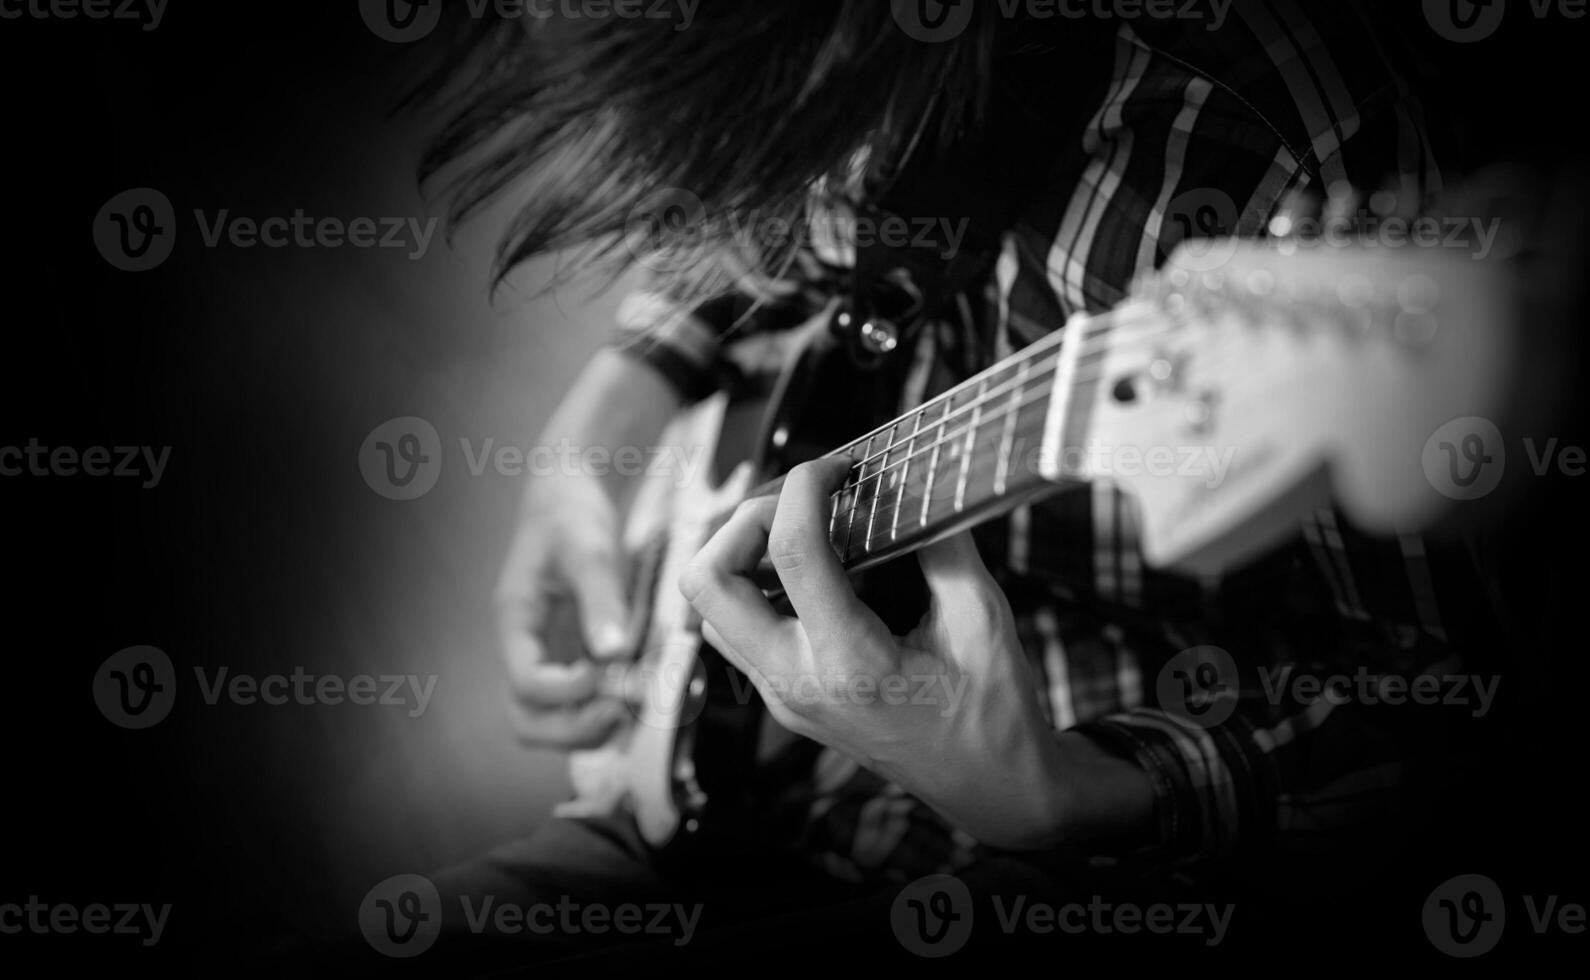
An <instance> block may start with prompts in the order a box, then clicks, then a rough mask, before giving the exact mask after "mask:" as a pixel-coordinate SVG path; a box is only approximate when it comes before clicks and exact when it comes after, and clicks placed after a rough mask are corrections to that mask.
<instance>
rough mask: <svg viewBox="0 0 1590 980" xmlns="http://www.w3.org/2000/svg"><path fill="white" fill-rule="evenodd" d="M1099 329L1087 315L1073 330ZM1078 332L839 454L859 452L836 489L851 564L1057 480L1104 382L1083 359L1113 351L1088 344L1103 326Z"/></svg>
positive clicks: (930, 536) (1004, 507) (903, 547)
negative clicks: (1062, 454)
mask: <svg viewBox="0 0 1590 980" xmlns="http://www.w3.org/2000/svg"><path fill="white" fill-rule="evenodd" d="M1089 329H1090V326H1089V325H1085V321H1081V320H1079V321H1076V322H1075V323H1074V324H1073V325H1072V326H1070V327H1068V328H1067V331H1065V332H1068V333H1069V332H1072V331H1073V330H1074V331H1077V332H1079V333H1080V332H1082V331H1086V330H1089ZM1100 329H1102V328H1100ZM1072 339H1073V340H1075V341H1077V343H1075V344H1062V343H1061V340H1062V334H1058V333H1057V334H1055V335H1052V336H1050V337H1047V338H1045V339H1044V340H1042V341H1040V342H1038V343H1037V344H1034V345H1033V346H1031V347H1029V348H1027V349H1026V350H1023V351H1021V352H1020V353H1017V354H1015V355H1013V356H1011V357H1009V358H1007V359H1005V360H1004V361H1001V362H1000V363H999V364H996V365H994V366H993V367H991V368H989V369H988V370H986V371H983V372H982V373H981V374H978V375H976V376H975V377H973V378H971V379H969V380H967V381H966V382H964V383H962V384H960V385H958V386H957V387H955V388H953V389H951V390H950V391H947V392H945V393H944V394H942V395H939V396H938V397H936V398H933V399H932V400H930V401H928V402H926V403H924V404H923V405H921V406H919V407H917V408H915V409H913V410H912V411H910V412H908V413H906V414H905V415H903V416H901V417H900V418H899V419H896V420H895V421H894V422H892V423H890V424H889V425H886V426H884V427H883V428H880V429H878V430H876V431H874V432H871V433H869V434H868V435H866V436H864V437H862V438H861V439H858V440H856V441H855V442H853V443H851V444H849V445H847V446H844V447H842V448H840V449H838V450H836V451H835V452H833V453H831V454H830V455H831V456H848V457H850V458H851V459H852V460H854V461H855V467H854V468H853V469H852V470H851V472H850V475H849V477H848V478H847V479H846V485H845V486H844V487H843V488H842V489H841V490H840V491H839V492H838V493H836V494H834V495H833V500H832V519H831V525H830V538H831V540H832V542H833V546H834V550H835V552H836V553H837V554H838V555H839V557H840V559H841V560H842V561H843V563H844V564H845V566H846V567H847V568H850V569H853V570H855V569H861V568H865V567H868V566H871V565H875V564H879V563H881V562H884V561H887V560H889V559H891V558H894V557H898V556H899V555H902V554H904V553H906V552H909V551H913V550H915V549H917V548H920V547H922V546H924V545H926V544H928V543H930V542H931V541H934V540H937V539H938V538H941V537H944V536H945V535H947V534H949V533H952V532H954V531H957V530H960V529H962V528H964V527H967V526H970V525H972V524H976V523H980V522H982V521H985V520H988V519H990V518H992V517H995V516H998V515H999V514H1000V513H1003V512H1005V511H1008V510H1010V509H1012V508H1014V507H1016V506H1018V505H1019V504H1021V503H1023V502H1025V501H1028V500H1030V499H1032V498H1033V497H1034V496H1036V495H1039V494H1042V493H1045V492H1048V491H1051V490H1053V489H1054V488H1055V486H1056V485H1057V484H1058V482H1059V477H1060V470H1059V468H1058V459H1057V456H1058V453H1059V450H1060V447H1062V446H1064V445H1068V444H1070V445H1075V444H1077V443H1078V442H1079V441H1080V436H1079V433H1081V432H1084V431H1085V429H1086V425H1087V421H1086V418H1085V416H1086V405H1087V404H1089V403H1090V399H1091V394H1092V393H1091V388H1092V386H1093V385H1095V384H1096V383H1097V382H1096V380H1095V379H1093V378H1092V377H1091V374H1092V372H1089V371H1087V370H1085V368H1084V367H1083V365H1085V364H1086V363H1087V361H1088V360H1090V359H1096V358H1098V357H1100V356H1102V352H1100V351H1099V350H1097V349H1088V348H1091V347H1092V345H1091V341H1093V340H1095V339H1098V338H1097V336H1096V335H1090V336H1088V337H1087V338H1085V339H1086V340H1087V341H1088V342H1089V343H1083V340H1084V338H1083V337H1081V336H1075V337H1073V338H1072ZM1068 437H1069V438H1068Z"/></svg>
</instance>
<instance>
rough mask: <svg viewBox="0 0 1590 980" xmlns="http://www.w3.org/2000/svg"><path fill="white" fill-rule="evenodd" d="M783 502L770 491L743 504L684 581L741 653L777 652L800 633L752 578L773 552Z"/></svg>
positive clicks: (698, 606)
mask: <svg viewBox="0 0 1590 980" xmlns="http://www.w3.org/2000/svg"><path fill="white" fill-rule="evenodd" d="M777 507H778V501H777V500H775V499H772V498H766V497H764V498H761V499H757V500H748V501H746V502H745V503H744V504H741V505H740V507H739V509H738V510H736V511H735V512H734V516H733V517H731V518H729V521H728V523H726V524H724V525H723V527H722V528H720V529H719V530H718V533H717V534H714V535H713V536H712V539H711V540H710V541H708V542H707V544H706V546H705V547H703V548H702V549H701V551H700V552H698V553H697V554H696V557H695V558H693V559H691V562H690V565H689V567H688V568H686V569H685V573H684V575H683V576H682V577H681V578H680V581H679V590H680V592H681V593H683V594H684V597H685V598H686V599H688V600H689V601H690V604H691V605H692V606H694V607H695V610H696V612H698V613H700V614H701V618H702V619H703V620H705V621H706V622H707V623H709V624H711V625H712V626H713V627H715V628H716V630H717V632H718V634H719V636H720V637H721V638H722V639H724V640H727V641H728V645H729V646H730V647H732V648H733V649H735V650H737V651H740V652H741V653H750V652H753V651H754V652H756V653H759V654H763V655H767V654H772V653H775V652H776V651H778V650H779V649H780V648H781V647H782V645H783V644H787V643H788V642H790V640H792V639H793V638H794V630H795V629H797V627H796V626H795V624H794V622H793V621H792V620H788V619H785V618H784V617H783V616H780V615H779V614H778V613H777V612H776V611H775V610H774V609H773V606H772V604H771V603H769V602H768V601H767V597H766V596H765V595H763V594H762V590H761V589H759V588H757V587H756V584H755V583H754V582H753V581H752V580H751V578H750V576H751V573H752V572H753V571H754V570H755V569H756V566H757V565H758V564H759V563H760V562H761V560H762V556H763V555H764V554H766V553H767V536H768V532H769V529H770V528H771V527H772V524H773V514H774V511H775V509H776V508H777ZM785 652H788V651H785ZM761 667H762V669H763V670H764V671H765V670H769V669H773V664H772V663H764V664H762V665H761ZM742 669H743V668H742Z"/></svg>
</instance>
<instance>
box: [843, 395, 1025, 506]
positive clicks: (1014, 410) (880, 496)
mask: <svg viewBox="0 0 1590 980" xmlns="http://www.w3.org/2000/svg"><path fill="white" fill-rule="evenodd" d="M1029 394H1031V393H1030V392H1029ZM1042 400H1043V399H1042V398H1032V397H1028V398H1025V399H1023V401H1022V403H1021V404H1020V405H1019V406H1016V407H1014V408H1009V409H1006V410H1004V411H1002V412H1000V413H998V414H997V415H995V416H992V417H991V418H992V419H995V420H997V419H1000V418H1004V417H1008V416H1011V415H1015V414H1017V413H1019V412H1021V411H1022V410H1023V409H1025V408H1028V407H1030V406H1032V405H1035V404H1038V403H1039V402H1040V401H1042ZM1034 421H1035V422H1041V421H1043V420H1039V419H1034ZM1036 428H1038V430H1039V431H1040V432H1041V431H1042V426H1041V425H1039V426H1037V427H1036ZM971 430H972V427H971V426H963V427H962V428H960V429H959V430H957V431H956V433H955V435H954V436H952V437H949V438H946V439H944V440H943V441H941V442H939V443H935V444H934V445H947V444H951V443H955V442H959V441H961V440H962V439H963V438H964V437H965V435H966V433H968V432H970V431H971ZM930 448H931V447H930ZM988 448H989V449H990V450H992V451H994V452H995V453H998V452H1000V451H1001V450H1002V447H1001V446H998V445H993V444H990V445H989V447H988ZM925 451H926V450H922V452H925ZM977 454H978V452H977V449H976V447H975V446H974V448H973V450H972V452H970V453H964V454H962V455H961V456H960V457H959V458H957V460H956V465H961V461H962V460H965V459H971V458H975V457H976V456H977ZM917 455H921V452H919V453H918V454H917ZM880 476H881V473H880ZM868 482H871V478H870V477H869V478H868ZM906 489H907V491H908V496H909V497H910V499H912V500H913V501H917V500H921V499H922V498H924V497H928V496H929V495H928V494H927V493H909V490H910V485H909V484H907V485H906ZM923 489H924V490H925V485H924V488H923ZM896 490H897V488H896V487H889V488H887V489H885V488H884V487H883V486H882V485H881V484H880V485H879V487H878V491H877V493H875V494H874V495H873V497H871V498H868V502H869V503H870V502H871V501H873V500H879V501H881V500H883V499H884V494H885V493H893V494H895V495H896V497H898V494H897V493H895V492H896ZM836 496H837V495H836ZM945 499H949V498H945ZM856 502H857V503H860V495H859V494H857V495H856ZM836 503H837V501H836ZM885 507H886V508H887V509H884V508H882V507H880V508H879V509H878V510H877V511H876V512H871V511H869V512H868V513H865V514H863V513H853V516H851V518H850V520H849V523H848V526H847V528H846V529H847V530H848V531H852V532H853V531H854V530H855V529H856V527H857V522H858V521H863V522H864V521H868V520H881V519H892V518H893V517H894V515H895V514H896V513H897V512H900V511H901V509H902V508H901V505H900V503H899V501H898V499H896V500H895V501H891V502H890V503H888V504H887V505H885ZM834 530H835V531H837V530H838V508H837V507H836V510H835V514H834Z"/></svg>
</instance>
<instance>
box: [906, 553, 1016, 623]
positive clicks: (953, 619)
mask: <svg viewBox="0 0 1590 980" xmlns="http://www.w3.org/2000/svg"><path fill="white" fill-rule="evenodd" d="M917 562H918V564H920V565H921V566H922V578H923V579H924V580H925V581H926V582H927V587H928V592H929V593H931V594H932V597H933V605H934V607H935V613H936V616H937V618H938V619H939V620H940V621H941V622H943V623H945V624H947V625H949V626H951V627H962V628H965V629H967V630H970V631H976V632H979V633H986V632H987V631H988V630H989V628H991V627H995V626H1000V625H1003V624H1005V623H1006V621H1007V620H1008V619H1009V617H1010V604H1009V602H1008V601H1007V600H1006V599H1005V593H1004V591H1003V590H1001V589H1000V587H999V583H998V582H996V581H995V580H994V577H993V576H992V575H991V574H989V571H988V566H987V565H985V564H983V557H982V555H980V554H979V553H978V551H977V543H976V542H975V541H974V540H973V539H972V535H971V532H969V531H963V532H962V533H960V534H956V535H951V536H950V537H948V538H945V539H944V540H943V541H939V542H937V543H935V544H932V545H929V546H928V547H926V548H923V549H922V550H921V551H919V552H917Z"/></svg>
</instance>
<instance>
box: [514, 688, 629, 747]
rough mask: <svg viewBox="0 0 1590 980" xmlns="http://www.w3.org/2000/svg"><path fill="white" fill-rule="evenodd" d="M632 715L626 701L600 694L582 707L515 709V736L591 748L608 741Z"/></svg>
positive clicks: (525, 741) (523, 740) (527, 740)
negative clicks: (603, 696)
mask: <svg viewBox="0 0 1590 980" xmlns="http://www.w3.org/2000/svg"><path fill="white" fill-rule="evenodd" d="M627 716H628V710H627V709H626V708H625V706H624V704H623V702H621V701H617V700H614V699H612V698H598V699H596V700H593V701H588V702H586V703H585V704H583V705H580V706H579V707H572V708H551V709H547V708H532V709H526V708H523V707H516V708H515V709H514V710H513V714H512V717H513V728H514V736H515V737H516V738H517V739H518V740H519V741H520V742H521V743H522V744H525V745H529V746H534V747H537V748H558V749H588V748H595V747H597V746H599V745H602V744H603V743H605V742H606V741H607V740H608V738H609V737H610V736H611V735H612V733H613V730H614V729H616V728H617V727H618V726H619V725H620V724H621V723H622V722H623V721H624V719H625V718H626V717H627Z"/></svg>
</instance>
